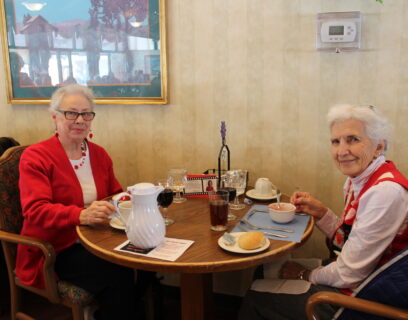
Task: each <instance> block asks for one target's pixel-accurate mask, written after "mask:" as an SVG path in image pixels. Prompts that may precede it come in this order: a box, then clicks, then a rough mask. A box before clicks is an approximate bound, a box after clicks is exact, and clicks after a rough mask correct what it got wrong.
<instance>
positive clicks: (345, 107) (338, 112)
mask: <svg viewBox="0 0 408 320" xmlns="http://www.w3.org/2000/svg"><path fill="white" fill-rule="evenodd" d="M349 119H356V120H359V121H361V122H362V123H363V124H364V129H365V132H366V134H367V136H368V138H369V139H370V140H371V141H372V142H373V143H374V144H378V143H380V142H381V140H384V141H385V146H384V152H385V151H386V150H387V147H388V144H389V140H390V137H389V135H390V125H389V123H388V120H387V119H386V118H385V117H384V116H383V115H382V114H381V113H380V112H379V110H377V109H376V108H375V107H373V106H364V105H363V106H355V105H350V104H339V105H335V106H333V107H331V108H330V110H329V112H328V114H327V121H328V123H329V127H330V128H331V127H332V126H333V124H335V123H337V122H342V121H345V120H349Z"/></svg>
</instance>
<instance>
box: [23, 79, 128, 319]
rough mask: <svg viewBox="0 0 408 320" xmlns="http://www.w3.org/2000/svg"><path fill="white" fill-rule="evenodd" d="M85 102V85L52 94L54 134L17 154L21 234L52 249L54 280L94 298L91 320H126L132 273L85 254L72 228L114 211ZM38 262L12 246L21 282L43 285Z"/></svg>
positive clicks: (109, 170) (107, 163)
mask: <svg viewBox="0 0 408 320" xmlns="http://www.w3.org/2000/svg"><path fill="white" fill-rule="evenodd" d="M93 99H94V97H93V93H92V91H91V90H90V89H89V88H87V87H84V86H80V85H76V84H75V85H69V86H66V87H62V88H60V89H58V90H57V91H55V93H54V94H53V96H52V99H51V103H50V108H49V111H50V113H51V118H52V121H53V123H54V126H55V135H54V136H53V137H51V138H49V139H48V140H45V141H42V142H40V143H37V144H33V145H31V146H29V147H28V148H27V149H26V150H25V151H24V152H23V154H22V156H21V161H20V182H19V184H20V193H21V205H22V209H23V215H24V223H23V228H22V231H21V234H23V235H27V236H32V237H36V238H40V239H43V240H45V241H48V242H50V243H51V244H52V245H53V246H54V249H55V251H56V252H57V259H56V264H55V268H56V270H55V271H56V274H57V276H58V277H59V278H60V279H63V280H66V281H69V282H71V283H73V284H75V285H77V286H79V287H82V288H84V289H85V290H87V291H89V292H90V293H93V294H94V295H95V298H96V300H97V301H98V302H99V306H100V308H99V310H98V311H97V312H96V314H95V318H96V319H134V318H135V304H136V301H135V293H134V272H133V270H131V269H127V268H124V267H120V266H117V265H115V264H111V263H109V262H106V261H104V260H102V259H100V258H98V257H96V256H94V255H92V254H90V253H89V252H88V251H86V250H85V248H84V247H83V246H82V245H81V244H80V243H79V241H78V236H77V234H76V231H75V227H76V226H77V225H80V224H81V225H90V226H97V225H99V224H107V223H108V221H109V216H110V215H111V214H112V213H114V212H115V208H114V207H113V205H112V204H110V203H109V202H107V201H103V200H102V199H104V198H105V197H107V196H109V195H112V194H114V193H117V192H120V191H121V190H122V188H121V186H120V185H119V183H118V181H117V179H116V177H115V175H114V172H113V165H112V160H111V158H110V157H109V155H108V154H107V153H106V151H105V150H104V149H103V148H101V147H100V146H98V145H96V144H94V143H92V142H90V141H89V140H88V139H87V137H88V136H89V137H90V138H92V132H91V125H92V120H93V119H94V117H95V112H94V103H93ZM43 263H44V258H43V255H42V253H41V252H40V251H39V249H35V248H33V247H29V246H25V245H19V247H18V251H17V267H16V273H17V276H18V277H19V279H20V280H21V281H22V282H23V283H24V284H27V285H30V286H34V287H39V288H41V287H43V286H44V278H43V273H42V266H43Z"/></svg>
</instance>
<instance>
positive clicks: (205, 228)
mask: <svg viewBox="0 0 408 320" xmlns="http://www.w3.org/2000/svg"><path fill="white" fill-rule="evenodd" d="M283 200H285V199H283ZM286 200H287V199H286ZM248 209H249V207H248V206H247V207H246V208H245V209H243V210H239V211H238V210H236V211H234V213H235V214H236V215H237V219H240V218H241V217H242V216H243V215H244V214H245V213H246V212H247V211H248ZM168 213H169V216H171V217H172V218H173V219H174V220H175V221H176V222H175V223H174V224H172V225H170V226H168V227H167V230H166V237H169V238H178V239H188V240H193V241H194V243H193V245H192V246H191V247H189V248H188V249H187V251H186V252H184V254H183V255H182V256H181V257H179V258H178V260H177V261H164V260H159V259H154V258H148V257H144V256H140V255H133V254H131V253H122V252H118V251H114V248H115V247H117V246H118V245H120V244H121V243H123V242H124V241H126V240H127V238H126V234H125V232H124V231H120V230H116V229H113V228H112V227H110V226H107V227H98V228H92V227H88V226H78V227H77V232H78V235H79V239H80V241H81V242H82V244H83V245H84V246H85V248H86V249H87V250H89V251H90V252H92V253H93V254H95V255H96V256H98V257H100V258H102V259H105V260H108V261H110V262H113V263H117V264H120V265H122V266H127V267H130V268H135V269H141V270H147V271H156V272H169V273H180V287H181V310H182V318H183V319H195V320H198V319H204V318H211V309H212V308H211V297H212V273H214V272H221V271H231V270H240V269H246V268H249V267H252V266H257V265H260V264H263V263H266V262H270V261H272V260H274V259H276V258H278V257H280V256H282V255H284V254H287V253H288V252H290V251H292V250H294V249H295V248H297V247H299V246H301V245H302V244H303V243H304V242H305V241H306V240H307V239H308V238H309V236H310V235H311V234H312V231H313V219H311V220H310V221H309V224H308V226H307V228H306V230H305V233H304V235H303V237H302V240H301V242H300V243H296V242H289V241H278V240H270V246H269V249H267V250H266V251H263V252H260V253H254V254H238V253H231V252H227V251H224V250H223V249H222V248H220V247H219V245H218V243H217V241H218V238H219V237H221V236H222V234H223V232H222V231H221V232H215V231H211V230H210V217H209V206H208V199H207V198H189V199H188V201H186V202H184V203H181V204H172V205H171V206H170V207H169V212H168ZM238 221H239V220H235V221H232V222H231V223H230V224H229V228H228V230H227V231H230V230H232V228H233V227H234V225H235V224H236V223H237V222H238ZM208 306H209V307H208Z"/></svg>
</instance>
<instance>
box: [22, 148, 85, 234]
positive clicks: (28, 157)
mask: <svg viewBox="0 0 408 320" xmlns="http://www.w3.org/2000/svg"><path fill="white" fill-rule="evenodd" d="M38 153H40V152H38V150H30V149H29V148H28V149H26V150H25V152H24V153H23V155H22V157H21V161H20V181H19V186H20V198H21V205H22V209H23V214H24V218H25V219H27V220H28V221H27V222H29V223H30V224H31V225H36V226H39V227H40V226H41V227H42V228H45V229H47V228H64V227H67V226H74V225H78V224H79V215H80V212H81V210H82V209H83V200H82V195H78V194H77V190H76V188H71V190H67V188H66V181H62V180H64V177H63V176H62V175H61V173H60V174H58V172H56V171H58V170H57V168H55V166H52V164H51V163H47V160H46V159H43V158H41V155H39V154H38ZM53 171H54V172H53ZM54 178H55V180H54ZM65 178H66V179H69V177H65ZM60 182H61V183H60ZM63 197H65V201H63V202H59V201H56V198H57V199H61V198H63ZM73 200H75V201H73ZM81 204H82V205H81Z"/></svg>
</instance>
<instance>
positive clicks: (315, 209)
mask: <svg viewBox="0 0 408 320" xmlns="http://www.w3.org/2000/svg"><path fill="white" fill-rule="evenodd" d="M290 202H291V203H292V204H294V205H295V206H296V212H306V213H308V214H310V215H312V216H313V217H315V218H317V219H320V218H321V217H323V216H324V215H325V214H326V212H327V210H328V209H327V207H326V206H325V205H324V204H323V203H322V202H320V201H319V200H317V199H315V198H313V197H312V196H311V195H310V193H309V192H299V191H297V192H295V193H293V195H292V196H291V197H290Z"/></svg>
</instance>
